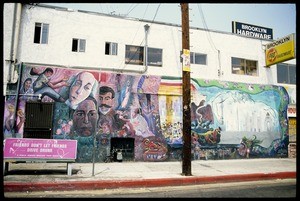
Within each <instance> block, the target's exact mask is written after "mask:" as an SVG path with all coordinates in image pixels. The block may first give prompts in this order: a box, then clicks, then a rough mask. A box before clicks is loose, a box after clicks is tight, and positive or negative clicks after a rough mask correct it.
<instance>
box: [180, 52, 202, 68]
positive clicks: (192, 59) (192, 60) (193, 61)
mask: <svg viewBox="0 0 300 201" xmlns="http://www.w3.org/2000/svg"><path fill="white" fill-rule="evenodd" d="M181 55H182V51H180V62H181V63H182V57H181ZM196 55H198V56H204V57H205V62H204V63H196ZM190 63H191V64H197V65H205V66H206V65H207V54H204V53H200V52H191V51H190Z"/></svg>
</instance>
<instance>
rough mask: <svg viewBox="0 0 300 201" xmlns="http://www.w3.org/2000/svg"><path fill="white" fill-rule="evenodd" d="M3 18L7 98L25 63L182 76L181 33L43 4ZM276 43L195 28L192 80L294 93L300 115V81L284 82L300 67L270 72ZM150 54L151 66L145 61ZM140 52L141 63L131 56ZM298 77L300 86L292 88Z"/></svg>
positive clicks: (9, 6) (11, 7) (17, 7)
mask: <svg viewBox="0 0 300 201" xmlns="http://www.w3.org/2000/svg"><path fill="white" fill-rule="evenodd" d="M3 16H4V34H3V36H4V38H3V44H4V59H3V66H4V68H3V70H4V73H3V89H4V94H3V95H4V96H6V95H8V94H9V91H10V90H9V89H11V88H13V86H14V85H16V83H17V80H18V72H17V71H18V70H17V69H16V68H15V64H18V63H20V62H23V63H26V64H39V65H43V64H44V65H49V66H61V67H68V68H79V69H93V70H101V71H111V72H120V73H123V72H124V73H126V72H130V73H135V74H144V75H159V76H163V75H168V76H175V77H181V75H182V62H181V54H182V53H181V51H182V32H181V25H176V24H169V23H161V22H151V21H146V20H140V19H132V18H124V17H120V16H115V15H107V14H101V13H95V12H87V11H76V10H69V9H66V8H60V7H53V6H49V5H42V4H38V5H35V4H34V5H29V4H20V3H18V4H14V3H6V4H4V15H3ZM146 26H149V29H148V31H146ZM270 42H272V40H265V39H259V38H251V37H246V36H242V35H237V34H234V33H227V32H221V31H217V30H205V29H202V28H193V27H190V52H191V55H192V56H193V57H191V58H192V60H191V77H192V78H201V79H213V80H219V81H228V82H243V83H249V84H263V85H281V86H284V87H285V88H286V89H287V91H288V93H289V96H290V107H291V108H296V93H295V92H296V83H295V80H296V79H295V78H296V77H295V74H293V73H292V71H290V72H288V73H287V74H286V75H287V77H285V78H284V79H283V80H279V79H278V78H280V77H281V73H286V72H287V71H288V69H291V70H292V69H294V70H295V68H296V67H295V65H296V59H293V60H289V61H286V62H284V63H282V64H277V65H272V66H270V67H266V64H265V63H266V62H265V45H266V44H268V43H270ZM146 46H147V47H148V48H147V49H148V58H147V60H148V64H147V65H146V64H145V60H146V58H145V57H143V55H144V49H146V48H144V47H146ZM137 52H138V56H137V57H134V58H133V57H131V56H130V54H131V53H137ZM282 67H283V68H282ZM279 68H280V69H281V71H278V69H279ZM293 76H294V80H289V78H290V77H292V78H293ZM286 79H287V80H286ZM285 81H286V82H285ZM284 82H285V83H284ZM249 87H250V86H249ZM294 115H295V114H294ZM292 117H295V116H292ZM262 121H264V120H263V119H262ZM245 122H247V121H246V120H245ZM245 122H244V124H246V123H245ZM257 123H259V122H257ZM262 129H265V128H262Z"/></svg>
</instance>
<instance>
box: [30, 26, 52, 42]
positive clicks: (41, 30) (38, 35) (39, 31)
mask: <svg viewBox="0 0 300 201" xmlns="http://www.w3.org/2000/svg"><path fill="white" fill-rule="evenodd" d="M49 27H50V25H49V24H47V23H41V22H35V24H34V37H33V43H35V44H48V40H49Z"/></svg>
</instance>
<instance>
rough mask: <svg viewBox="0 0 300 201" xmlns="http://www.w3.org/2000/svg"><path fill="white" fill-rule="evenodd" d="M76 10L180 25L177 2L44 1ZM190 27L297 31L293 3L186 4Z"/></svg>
mask: <svg viewBox="0 0 300 201" xmlns="http://www.w3.org/2000/svg"><path fill="white" fill-rule="evenodd" d="M47 4H49V5H54V6H59V7H66V8H71V9H75V10H85V11H93V12H99V13H105V14H111V15H119V16H126V17H131V18H139V19H144V20H151V21H157V22H165V23H172V24H177V25H181V9H180V4H179V3H161V4H159V3H47ZM189 19H190V27H197V28H205V29H210V30H216V31H224V32H230V33H231V32H232V21H237V22H242V23H246V24H251V25H256V26H260V27H265V28H270V29H272V30H273V39H274V40H277V39H279V38H282V37H285V36H287V35H289V34H292V33H296V4H295V3H276V4H274V3H253V4H249V3H247V4H245V3H240V4H234V3H230V4H228V3H227V4H225V3H224V4H223V3H199V4H196V3H189Z"/></svg>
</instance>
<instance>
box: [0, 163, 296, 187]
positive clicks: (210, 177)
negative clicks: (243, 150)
mask: <svg viewBox="0 0 300 201" xmlns="http://www.w3.org/2000/svg"><path fill="white" fill-rule="evenodd" d="M191 173H192V175H191V176H185V175H183V174H182V162H181V161H172V162H134V161H123V162H110V163H95V164H93V163H74V164H72V175H68V174H67V164H66V163H10V165H9V171H8V173H7V174H6V175H4V177H3V181H4V182H3V184H4V188H3V189H4V192H26V191H66V190H94V189H113V188H133V187H159V186H179V185H195V184H206V183H225V182H239V181H256V180H268V179H290V178H295V179H296V158H266V159H233V160H194V161H192V162H191Z"/></svg>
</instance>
